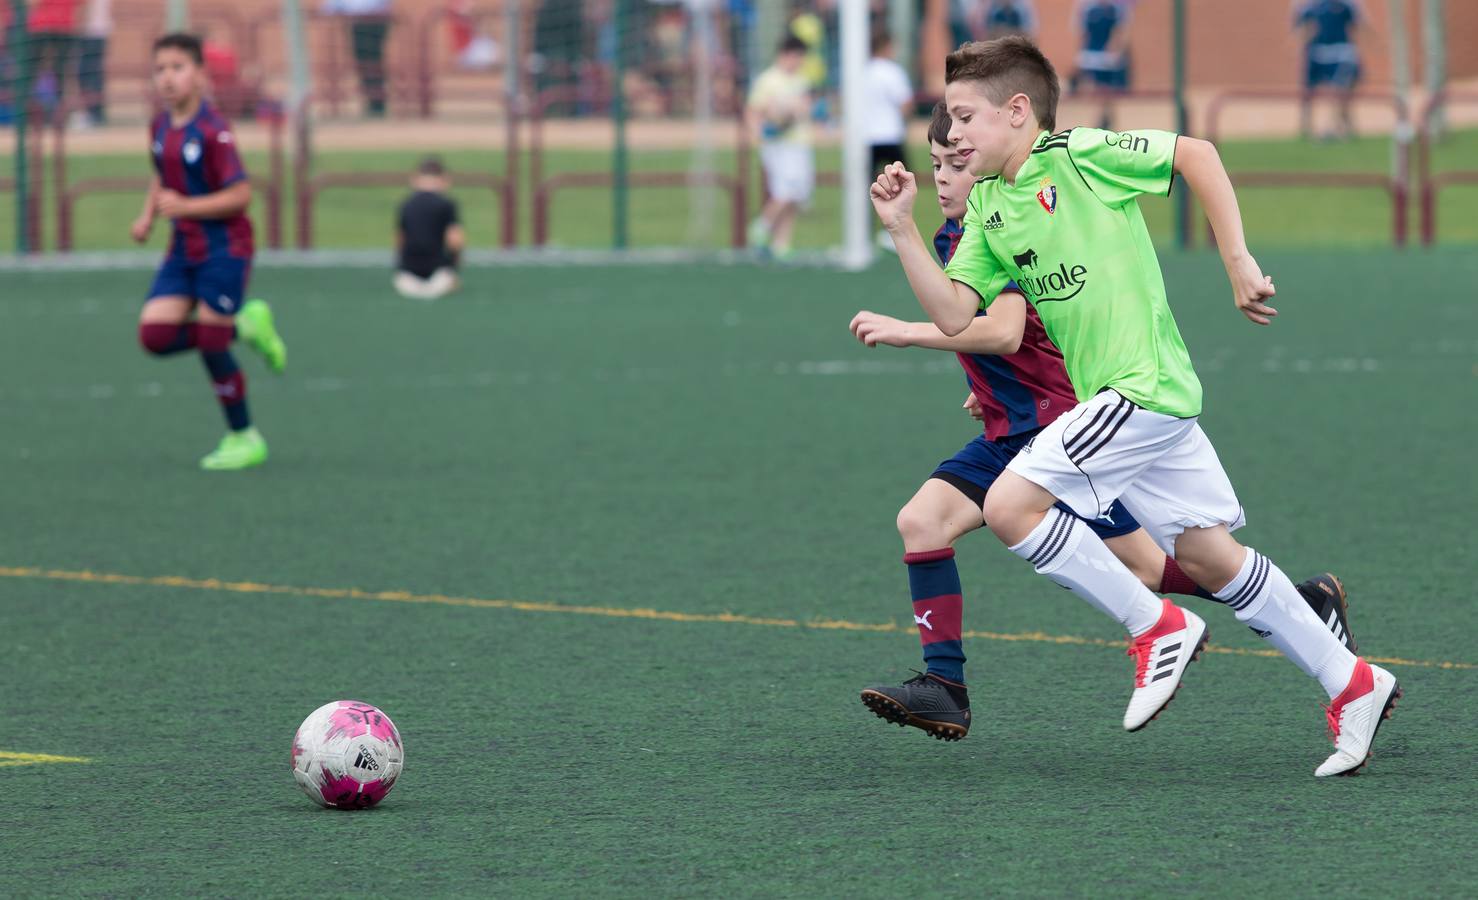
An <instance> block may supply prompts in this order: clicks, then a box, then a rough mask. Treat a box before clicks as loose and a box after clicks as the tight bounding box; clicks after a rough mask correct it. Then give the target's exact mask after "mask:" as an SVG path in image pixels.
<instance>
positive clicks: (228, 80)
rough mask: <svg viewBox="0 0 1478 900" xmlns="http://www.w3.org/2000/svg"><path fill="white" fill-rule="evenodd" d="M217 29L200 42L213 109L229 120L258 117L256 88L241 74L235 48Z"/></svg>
mask: <svg viewBox="0 0 1478 900" xmlns="http://www.w3.org/2000/svg"><path fill="white" fill-rule="evenodd" d="M220 30H221V29H220V28H212V29H210V30H209V32H208V33H207V34H206V37H205V40H204V41H202V42H201V54H202V55H203V56H204V57H205V62H204V68H205V74H206V77H207V78H209V79H210V96H211V99H212V100H213V101H214V102H215V105H216V109H218V110H219V111H220V112H221V113H222V114H224V115H225V116H226V117H227V118H229V119H236V120H245V119H254V118H256V115H257V101H258V100H259V99H260V98H259V97H258V90H257V86H256V85H255V84H253V83H252V82H251V81H250V80H249V79H247V78H245V77H244V76H243V75H242V72H241V60H240V58H239V57H238V56H237V55H236V48H234V47H232V46H231V45H230V43H228V42H227V41H225V40H222V39H221V35H220V33H219V32H220Z"/></svg>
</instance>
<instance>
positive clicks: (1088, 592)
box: [1011, 506, 1164, 635]
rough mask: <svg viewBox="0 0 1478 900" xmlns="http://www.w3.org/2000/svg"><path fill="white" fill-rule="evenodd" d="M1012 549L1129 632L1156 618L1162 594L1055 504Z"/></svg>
mask: <svg viewBox="0 0 1478 900" xmlns="http://www.w3.org/2000/svg"><path fill="white" fill-rule="evenodd" d="M1011 552H1012V553H1015V554H1016V555H1017V556H1019V557H1021V558H1022V559H1024V560H1026V561H1027V562H1029V563H1031V564H1032V565H1033V566H1035V567H1036V570H1037V573H1038V574H1039V575H1046V576H1047V577H1048V578H1050V579H1052V580H1053V581H1055V582H1057V583H1058V584H1060V585H1062V586H1063V587H1065V588H1067V589H1068V590H1070V591H1072V592H1073V593H1074V594H1077V595H1078V596H1079V597H1082V598H1083V599H1084V600H1087V601H1088V602H1089V603H1091V604H1093V605H1094V606H1096V607H1098V608H1099V609H1101V610H1103V611H1104V612H1105V613H1107V614H1108V615H1110V616H1112V617H1113V618H1114V619H1117V620H1118V621H1119V624H1121V625H1123V626H1124V627H1125V628H1127V629H1128V630H1129V633H1130V634H1134V635H1139V634H1144V633H1145V632H1146V631H1149V630H1150V629H1151V628H1153V627H1155V623H1156V622H1158V621H1160V613H1161V612H1163V611H1164V604H1163V603H1162V602H1161V601H1160V598H1158V597H1156V596H1155V595H1154V594H1151V593H1150V592H1149V589H1148V588H1146V587H1145V586H1144V584H1143V583H1142V582H1140V580H1139V579H1138V578H1136V577H1134V573H1133V572H1130V571H1129V570H1128V569H1127V568H1125V567H1124V564H1123V563H1121V562H1119V558H1118V557H1117V556H1114V554H1113V553H1112V552H1110V551H1109V548H1108V547H1106V546H1104V543H1103V541H1102V540H1101V539H1100V538H1099V537H1098V535H1096V534H1094V533H1093V530H1092V529H1091V528H1089V527H1088V526H1087V525H1084V524H1083V520H1082V519H1079V518H1078V517H1077V516H1074V515H1070V514H1068V513H1065V512H1063V511H1062V510H1060V509H1058V508H1057V507H1055V506H1054V507H1053V508H1051V509H1049V510H1047V516H1046V518H1044V519H1042V521H1041V523H1040V524H1038V525H1037V527H1036V528H1034V529H1032V533H1031V534H1029V535H1027V538H1026V540H1024V541H1022V542H1021V543H1019V544H1017V545H1016V546H1015V547H1012V548H1011Z"/></svg>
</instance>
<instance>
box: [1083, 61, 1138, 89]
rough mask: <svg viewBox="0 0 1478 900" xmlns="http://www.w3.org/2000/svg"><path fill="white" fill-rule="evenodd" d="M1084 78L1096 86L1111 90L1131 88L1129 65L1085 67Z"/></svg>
mask: <svg viewBox="0 0 1478 900" xmlns="http://www.w3.org/2000/svg"><path fill="white" fill-rule="evenodd" d="M1083 78H1084V79H1085V80H1086V81H1087V82H1088V83H1089V84H1090V85H1093V86H1094V87H1098V88H1102V89H1104V90H1110V91H1127V90H1129V67H1128V66H1123V67H1121V68H1118V69H1084V70H1083Z"/></svg>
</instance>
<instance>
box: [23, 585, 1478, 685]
mask: <svg viewBox="0 0 1478 900" xmlns="http://www.w3.org/2000/svg"><path fill="white" fill-rule="evenodd" d="M0 578H24V579H35V580H41V581H80V582H86V583H89V584H127V585H141V586H146V587H173V588H191V589H194V590H201V591H226V592H230V593H236V594H286V595H289V596H293V597H320V598H326V599H343V600H378V601H382V602H388V603H431V604H437V605H440V606H470V607H476V608H479V609H512V610H518V611H519V612H546V613H566V614H572V615H579V616H607V617H610V618H616V619H652V620H656V621H662V622H717V623H721V624H727V625H756V626H764V627H770V628H808V629H819V630H823V631H870V632H882V633H890V632H903V631H912V630H913V626H912V625H909V626H901V625H899V624H898V623H896V622H879V623H869V622H850V621H847V620H845V619H808V620H801V619H781V618H768V617H764V616H746V615H740V614H737V613H727V612H725V613H687V612H674V611H672V610H664V609H650V608H646V607H620V606H583V605H569V604H563V603H543V602H535V601H529V600H488V599H484V598H480V597H451V596H447V595H445V594H413V593H411V592H409V591H363V590H360V589H359V588H320V587H295V586H293V585H284V584H261V583H259V582H255V581H221V580H220V579H217V578H184V577H181V576H178V575H120V574H118V573H115V572H88V571H73V570H69V569H41V568H34V567H11V566H0ZM962 637H966V638H974V639H976V640H986V641H1017V642H1027V643H1034V644H1071V645H1075V646H1083V647H1113V648H1120V647H1124V646H1125V643H1124V642H1123V641H1108V640H1104V639H1102V638H1087V637H1074V636H1072V635H1064V634H1047V633H1045V632H1041V631H1025V632H1014V633H1002V632H996V631H966V632H964V634H963V635H962ZM1206 650H1207V652H1209V653H1222V654H1226V655H1228V656H1266V657H1278V656H1280V655H1281V654H1280V653H1278V651H1276V650H1249V649H1243V648H1240V647H1218V646H1215V645H1212V646H1208V647H1207V648H1206ZM1365 659H1366V660H1367V661H1369V662H1373V663H1379V664H1381V665H1388V666H1414V667H1418V668H1424V669H1474V668H1478V664H1474V663H1466V662H1451V661H1446V660H1423V659H1405V658H1402V657H1399V656H1366V657H1365Z"/></svg>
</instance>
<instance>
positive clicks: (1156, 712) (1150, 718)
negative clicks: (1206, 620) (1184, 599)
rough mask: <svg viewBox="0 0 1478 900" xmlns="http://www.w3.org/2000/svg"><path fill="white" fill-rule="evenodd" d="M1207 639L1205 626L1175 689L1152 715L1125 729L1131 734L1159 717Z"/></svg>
mask: <svg viewBox="0 0 1478 900" xmlns="http://www.w3.org/2000/svg"><path fill="white" fill-rule="evenodd" d="M1209 640H1211V629H1210V628H1206V629H1205V630H1204V631H1202V632H1201V640H1199V641H1197V642H1196V649H1195V650H1192V651H1191V658H1190V659H1189V660H1187V661H1186V664H1185V668H1184V669H1181V670H1180V678H1179V679H1178V680H1177V681H1176V682H1175V690H1173V691H1171V692H1170V696H1169V697H1166V698H1165V702H1164V703H1161V704H1160V708H1159V709H1157V710H1155V712H1154V715H1152V716H1150V717H1149V718H1148V719H1145V720H1144V721H1143V722H1141V723H1139V724H1138V725H1136V726H1134V727H1133V728H1126V729H1124V730H1125V731H1127V732H1129V733H1130V734H1133V733H1134V732H1136V731H1139V730H1140V729H1142V728H1144V726H1146V725H1148V724H1150V723H1151V722H1153V721H1155V720H1156V719H1158V718H1160V713H1162V712H1164V711H1165V707H1167V706H1169V705H1170V701H1171V700H1174V699H1175V695H1176V694H1179V693H1180V688H1181V685H1183V684H1185V673H1186V672H1187V671H1188V670H1189V669H1190V667H1191V663H1193V662H1195V661H1196V660H1198V659H1200V658H1201V654H1202V653H1203V652H1204V651H1205V650H1206V642H1207V641H1209Z"/></svg>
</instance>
